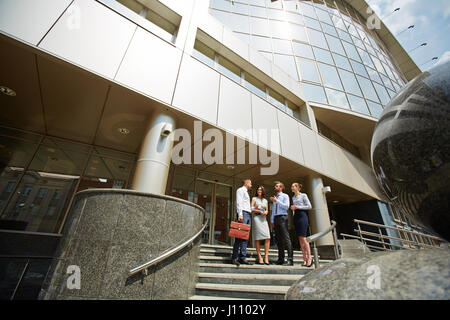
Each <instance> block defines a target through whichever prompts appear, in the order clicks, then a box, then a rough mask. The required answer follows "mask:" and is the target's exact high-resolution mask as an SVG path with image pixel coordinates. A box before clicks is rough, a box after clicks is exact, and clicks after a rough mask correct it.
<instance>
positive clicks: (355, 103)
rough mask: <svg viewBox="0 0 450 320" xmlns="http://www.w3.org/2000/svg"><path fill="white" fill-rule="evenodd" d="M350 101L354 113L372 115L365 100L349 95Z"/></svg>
mask: <svg viewBox="0 0 450 320" xmlns="http://www.w3.org/2000/svg"><path fill="white" fill-rule="evenodd" d="M348 101H349V102H350V107H351V108H352V110H353V111H356V112H360V113H364V114H367V115H370V113H369V110H368V109H367V104H366V102H365V101H364V99H362V98H359V97H356V96H353V95H351V94H349V95H348Z"/></svg>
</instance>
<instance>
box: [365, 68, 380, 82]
mask: <svg viewBox="0 0 450 320" xmlns="http://www.w3.org/2000/svg"><path fill="white" fill-rule="evenodd" d="M366 69H367V72H368V73H369V77H370V79H372V80H373V81H377V82H380V83H381V78H380V75H379V74H378V72H377V71H376V70H374V69H372V68H369V67H366Z"/></svg>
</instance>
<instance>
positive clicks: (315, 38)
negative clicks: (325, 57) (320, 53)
mask: <svg viewBox="0 0 450 320" xmlns="http://www.w3.org/2000/svg"><path fill="white" fill-rule="evenodd" d="M307 30H308V35H309V41H310V42H311V44H312V45H314V46H317V47H320V48H323V49H328V45H327V42H326V41H325V36H324V35H323V33H322V32H319V31H316V30H314V29H310V28H307Z"/></svg>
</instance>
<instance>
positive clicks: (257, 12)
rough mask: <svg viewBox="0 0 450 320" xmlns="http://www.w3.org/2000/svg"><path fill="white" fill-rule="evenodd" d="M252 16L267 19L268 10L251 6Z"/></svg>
mask: <svg viewBox="0 0 450 320" xmlns="http://www.w3.org/2000/svg"><path fill="white" fill-rule="evenodd" d="M250 15H251V16H253V17H260V18H267V12H266V8H261V7H256V6H250Z"/></svg>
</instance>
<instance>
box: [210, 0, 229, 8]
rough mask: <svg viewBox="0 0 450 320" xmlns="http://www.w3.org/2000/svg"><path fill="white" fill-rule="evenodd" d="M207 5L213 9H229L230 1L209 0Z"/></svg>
mask: <svg viewBox="0 0 450 320" xmlns="http://www.w3.org/2000/svg"><path fill="white" fill-rule="evenodd" d="M209 6H210V7H211V8H214V9H220V10H227V11H230V10H231V2H230V1H227V0H211V2H210V5H209Z"/></svg>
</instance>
